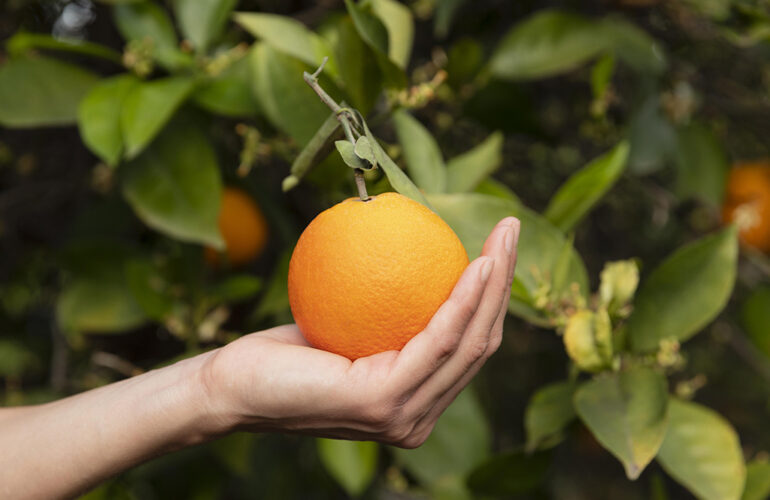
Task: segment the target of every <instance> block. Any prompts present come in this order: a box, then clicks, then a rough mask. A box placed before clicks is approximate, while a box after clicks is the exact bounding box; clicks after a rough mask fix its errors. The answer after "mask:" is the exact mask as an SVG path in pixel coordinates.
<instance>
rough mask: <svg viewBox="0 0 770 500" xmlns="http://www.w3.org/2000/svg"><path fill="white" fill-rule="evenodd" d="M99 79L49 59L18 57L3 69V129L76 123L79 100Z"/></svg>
mask: <svg viewBox="0 0 770 500" xmlns="http://www.w3.org/2000/svg"><path fill="white" fill-rule="evenodd" d="M97 81H98V77H97V76H96V75H94V74H92V73H89V72H88V71H85V70H83V69H81V68H79V67H77V66H73V65H71V64H67V63H63V62H59V61H57V60H55V59H48V58H46V57H33V56H29V57H27V56H25V57H17V58H14V59H10V60H8V61H6V62H5V63H4V64H2V66H0V125H3V126H4V127H11V128H28V127H44V126H51V125H69V124H72V123H75V121H76V119H77V110H78V104H79V103H80V100H81V99H82V98H83V97H84V96H85V95H86V94H87V93H88V92H89V91H90V90H91V88H92V87H93V86H94V85H95V84H96V83H97Z"/></svg>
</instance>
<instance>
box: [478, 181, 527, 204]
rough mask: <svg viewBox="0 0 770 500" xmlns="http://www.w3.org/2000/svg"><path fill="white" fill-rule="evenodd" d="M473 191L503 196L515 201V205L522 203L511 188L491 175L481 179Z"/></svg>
mask: <svg viewBox="0 0 770 500" xmlns="http://www.w3.org/2000/svg"><path fill="white" fill-rule="evenodd" d="M473 192H474V193H478V194H486V195H489V196H496V197H498V198H504V199H506V200H508V201H510V202H512V203H515V204H516V205H521V204H522V203H521V200H520V199H519V197H518V196H517V195H516V193H514V192H513V190H512V189H511V188H509V187H508V186H506V185H505V184H503V183H502V182H500V181H498V180H496V179H494V178H492V177H487V178H486V179H484V180H483V181H481V183H480V184H479V185H478V186H476V189H474V190H473Z"/></svg>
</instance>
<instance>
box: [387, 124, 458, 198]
mask: <svg viewBox="0 0 770 500" xmlns="http://www.w3.org/2000/svg"><path fill="white" fill-rule="evenodd" d="M393 124H394V125H395V127H396V134H397V135H398V141H399V142H400V143H401V146H402V147H403V149H404V158H405V159H406V166H407V170H408V172H409V175H410V177H411V178H412V179H413V180H414V183H415V184H417V186H418V187H419V188H420V189H423V190H424V191H425V192H426V193H443V192H444V191H446V186H447V170H446V166H445V165H444V159H443V158H442V156H441V150H440V149H439V147H438V144H437V143H436V140H435V139H434V138H433V136H432V135H431V134H430V132H429V131H428V129H426V128H425V127H424V126H423V125H422V124H421V123H420V122H419V121H417V119H416V118H414V117H413V116H412V115H410V114H409V113H408V112H407V111H405V110H403V109H402V110H398V111H396V112H395V113H393Z"/></svg>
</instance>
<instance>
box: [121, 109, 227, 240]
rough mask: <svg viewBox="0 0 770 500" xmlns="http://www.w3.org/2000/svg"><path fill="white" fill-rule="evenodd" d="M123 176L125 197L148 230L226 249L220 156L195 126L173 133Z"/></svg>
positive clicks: (180, 126)
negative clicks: (221, 226) (220, 220)
mask: <svg viewBox="0 0 770 500" xmlns="http://www.w3.org/2000/svg"><path fill="white" fill-rule="evenodd" d="M123 173H124V178H123V195H124V196H125V197H126V199H127V200H128V202H129V203H130V204H131V206H132V207H133V209H134V211H135V212H136V214H137V215H138V216H139V218H140V219H142V221H144V223H145V224H147V225H148V226H150V227H152V228H154V229H156V230H158V231H160V232H162V233H165V234H167V235H169V236H171V237H173V238H176V239H179V240H181V241H190V242H197V243H203V244H206V245H211V246H213V247H215V248H217V249H220V250H221V249H223V248H224V241H223V240H222V237H221V236H220V234H219V228H218V224H217V220H218V217H219V203H220V201H219V200H220V197H221V189H222V180H221V179H220V176H219V166H218V165H217V158H216V154H215V153H214V150H213V148H212V147H211V145H210V144H209V142H208V139H207V138H206V136H205V134H203V132H202V131H201V130H199V129H198V128H197V127H196V126H195V125H194V124H192V123H190V122H189V120H178V121H176V122H174V123H173V124H172V125H171V126H169V127H167V128H166V130H164V131H163V133H161V135H160V136H158V138H157V139H156V140H155V141H154V142H153V144H152V145H151V146H150V147H149V148H148V149H147V150H146V151H145V152H144V153H142V154H141V155H140V156H138V157H137V158H136V159H134V160H132V161H131V162H129V163H127V164H126V165H125V167H123Z"/></svg>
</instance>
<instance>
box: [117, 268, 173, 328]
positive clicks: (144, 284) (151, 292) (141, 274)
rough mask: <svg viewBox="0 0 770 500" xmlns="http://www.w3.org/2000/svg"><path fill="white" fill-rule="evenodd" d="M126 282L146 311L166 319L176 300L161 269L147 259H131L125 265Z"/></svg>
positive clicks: (159, 318)
mask: <svg viewBox="0 0 770 500" xmlns="http://www.w3.org/2000/svg"><path fill="white" fill-rule="evenodd" d="M125 274H126V284H127V286H128V289H129V290H130V291H131V294H132V295H133V298H134V300H135V301H136V303H137V304H138V305H139V307H141V308H142V311H144V313H145V314H146V315H147V316H148V317H150V318H152V319H154V320H156V321H165V320H166V319H167V317H168V316H169V315H170V314H171V312H172V311H173V309H174V306H175V300H174V297H173V294H172V291H171V284H169V283H168V281H167V280H166V278H165V276H163V272H162V270H161V269H158V266H156V265H154V264H153V263H152V262H150V261H149V260H147V259H131V260H129V261H128V262H127V263H126V265H125Z"/></svg>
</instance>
